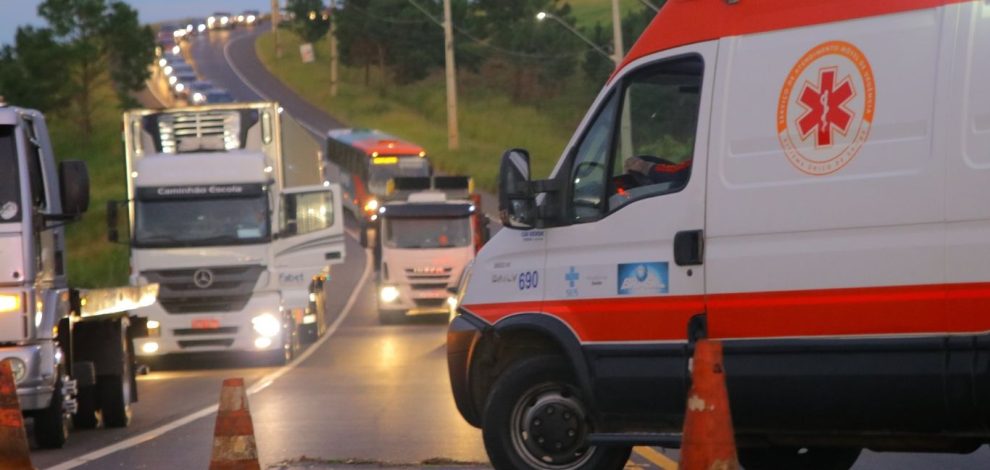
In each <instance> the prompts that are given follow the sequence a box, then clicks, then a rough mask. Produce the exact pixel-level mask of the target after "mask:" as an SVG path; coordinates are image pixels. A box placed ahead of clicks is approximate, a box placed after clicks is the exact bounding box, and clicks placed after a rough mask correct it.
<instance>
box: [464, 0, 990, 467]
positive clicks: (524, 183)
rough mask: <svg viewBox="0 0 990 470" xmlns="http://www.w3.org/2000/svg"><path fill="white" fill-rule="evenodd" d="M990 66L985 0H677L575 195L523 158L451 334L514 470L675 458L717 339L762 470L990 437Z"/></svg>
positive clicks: (603, 122) (597, 116)
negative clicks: (700, 345)
mask: <svg viewBox="0 0 990 470" xmlns="http://www.w3.org/2000/svg"><path fill="white" fill-rule="evenodd" d="M988 48H990V3H987V2H984V1H951V0H918V1H898V2H893V1H891V2H860V1H850V0H837V1H822V2H814V3H810V2H793V1H785V0H765V1H759V0H741V1H738V2H727V1H724V0H693V1H691V0H670V1H669V2H667V4H666V6H665V7H664V8H663V10H662V11H661V12H660V13H659V14H658V16H657V18H656V19H655V20H654V22H653V24H651V26H650V27H649V28H648V29H647V30H646V32H645V33H644V34H643V36H642V37H641V38H640V40H639V41H638V42H637V44H636V45H635V46H634V47H633V49H632V51H631V52H630V54H629V57H627V59H626V61H625V62H624V63H623V64H622V65H621V66H620V68H619V70H618V71H617V72H616V74H615V75H614V76H613V77H612V79H611V80H610V82H609V84H608V85H607V86H606V87H605V88H604V89H603V91H602V92H601V94H600V95H599V97H598V99H597V100H596V102H595V103H594V105H593V106H592V108H591V109H590V111H589V113H588V115H587V116H586V117H585V119H584V121H583V122H582V124H581V125H580V127H579V129H578V131H577V132H576V133H575V136H574V138H573V139H572V141H571V142H570V144H569V145H568V147H567V148H566V149H565V152H564V154H563V156H562V157H561V159H560V161H559V163H558V164H557V166H556V168H555V170H554V172H553V173H552V174H551V176H550V179H548V180H543V181H532V182H531V181H529V178H530V175H529V169H528V168H529V167H528V155H527V154H526V153H525V151H520V150H515V151H510V152H507V154H506V156H505V157H504V158H503V174H502V175H501V180H500V184H501V188H500V189H501V193H502V194H501V198H502V204H501V206H502V207H500V209H502V210H503V219H504V221H505V226H506V227H508V228H510V230H503V231H501V232H500V233H498V234H497V235H496V236H495V237H493V239H492V240H491V241H490V242H489V243H488V244H487V246H486V247H485V249H484V250H482V251H481V253H479V255H478V258H477V259H476V262H475V263H474V265H473V269H472V272H470V273H469V275H468V276H465V277H466V279H467V281H466V282H465V283H463V285H462V291H461V292H460V294H459V315H458V316H457V317H456V318H455V320H454V321H453V322H452V324H451V327H450V333H449V335H448V357H449V363H450V374H451V382H452V386H453V390H454V395H455V399H456V401H457V404H458V408H459V409H460V411H461V413H462V414H463V415H464V417H465V419H467V420H468V421H469V422H471V423H472V424H474V425H476V426H479V427H483V430H484V435H485V442H486V446H487V449H488V451H489V454H490V456H491V457H492V461H493V463H494V464H495V466H496V468H509V467H533V468H621V462H622V461H624V456H626V455H628V452H629V448H630V446H632V445H637V444H667V445H672V444H674V443H672V442H671V441H672V440H673V441H676V439H671V435H670V433H676V432H678V430H679V429H680V426H681V424H682V420H683V414H684V404H685V399H686V397H685V392H686V390H687V387H688V385H689V372H688V368H687V361H688V358H689V357H690V353H691V351H692V344H693V341H694V340H695V339H697V338H699V337H709V338H713V339H719V340H723V343H724V347H725V354H726V357H725V364H726V371H727V378H728V387H729V397H730V402H731V406H732V414H733V419H734V421H735V424H736V432H737V435H738V442H739V445H740V457H741V459H742V460H743V464H744V465H747V463H748V464H749V465H747V468H750V467H752V468H812V467H811V465H812V464H814V465H820V466H815V467H813V468H830V469H831V468H835V469H845V468H849V467H850V466H851V465H852V463H853V462H854V461H855V460H856V457H857V456H858V453H859V452H860V450H861V449H863V448H871V449H880V450H927V451H953V452H963V451H970V450H972V449H975V448H976V447H978V446H980V445H982V444H984V443H986V442H990V334H988V333H987V332H988V331H990V86H988V84H990V53H988V52H990V51H988ZM514 276H515V277H514ZM520 276H525V277H526V279H529V281H528V282H525V283H519V282H508V280H510V279H514V278H515V279H518V278H519V277H520ZM548 380H549V381H550V382H553V383H555V384H556V385H548V384H547V381H548ZM551 408H553V409H555V410H557V412H558V413H559V412H560V410H566V411H567V412H568V414H569V415H570V416H572V417H577V418H573V419H572V420H570V421H567V420H564V421H559V422H553V423H551V422H549V421H548V420H546V419H543V418H540V416H542V415H541V413H543V414H544V415H545V414H546V412H547V410H548V409H551ZM558 416H559V414H558ZM482 423H484V425H483V426H482ZM548 426H550V427H548ZM543 436H547V438H546V439H542V438H541V437H543ZM558 444H559V445H558ZM603 444H609V446H604V445H603Z"/></svg>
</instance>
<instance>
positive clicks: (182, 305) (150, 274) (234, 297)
mask: <svg viewBox="0 0 990 470" xmlns="http://www.w3.org/2000/svg"><path fill="white" fill-rule="evenodd" d="M264 270H265V268H264V266H258V265H253V266H227V267H205V268H193V269H168V270H160V271H144V272H142V273H141V274H142V275H143V276H144V277H145V278H147V279H148V281H150V282H157V283H158V284H159V285H160V287H159V291H158V303H159V304H160V305H161V306H162V308H164V309H165V311H166V312H168V313H170V314H186V313H220V312H236V311H240V310H242V309H243V308H244V306H245V305H247V303H248V301H249V300H251V294H252V292H253V291H254V286H255V285H257V283H258V278H259V277H261V273H262V271H264ZM202 271H208V272H209V276H206V275H204V274H203V273H202ZM197 273H199V275H200V276H201V277H200V279H199V281H197V279H196V278H195V276H197ZM206 277H209V279H211V282H209V283H206V282H204V279H205V278H206ZM197 282H198V283H197ZM201 286H205V287H201Z"/></svg>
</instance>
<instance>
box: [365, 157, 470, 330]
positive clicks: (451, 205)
mask: <svg viewBox="0 0 990 470" xmlns="http://www.w3.org/2000/svg"><path fill="white" fill-rule="evenodd" d="M389 186H390V188H389V195H388V200H387V202H385V203H384V204H383V205H382V206H381V207H380V208H379V209H378V221H377V224H378V231H379V243H377V244H376V246H375V254H376V256H375V261H376V265H377V268H378V312H379V318H380V320H381V322H382V323H383V324H388V323H396V322H398V321H401V320H402V319H404V318H405V317H406V316H415V315H430V314H447V313H448V312H449V305H448V303H449V299H450V297H451V294H450V292H449V289H451V288H452V287H455V286H456V285H457V281H458V279H460V276H461V273H462V272H463V270H464V268H465V266H467V265H468V264H469V263H470V262H471V261H472V260H473V259H474V255H475V252H476V251H477V249H478V248H480V246H481V244H482V243H484V240H485V239H487V232H486V230H485V229H484V227H485V224H483V223H482V222H483V221H484V220H485V217H484V215H483V214H482V213H481V210H480V207H479V206H478V203H476V198H472V197H471V193H472V191H471V186H472V185H471V180H470V179H469V178H466V177H457V176H436V177H432V178H431V177H425V178H412V177H407V178H395V179H393V180H391V182H390V183H389Z"/></svg>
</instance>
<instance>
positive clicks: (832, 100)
mask: <svg viewBox="0 0 990 470" xmlns="http://www.w3.org/2000/svg"><path fill="white" fill-rule="evenodd" d="M836 70H837V69H836V67H825V68H822V69H821V70H819V79H818V85H817V86H815V85H814V84H812V83H808V82H805V84H804V88H803V89H802V90H801V93H800V95H799V96H798V100H797V101H798V104H800V105H801V106H802V107H803V108H804V109H805V110H806V111H805V113H804V114H803V115H801V117H799V118H798V120H797V127H798V131H799V132H800V133H801V140H807V138H808V137H809V136H810V135H811V134H815V147H817V148H822V147H830V146H831V145H832V135H833V134H832V132H833V131H838V132H839V133H841V134H842V135H846V133H847V132H849V126H850V124H851V123H852V121H853V117H854V116H855V114H854V113H853V112H852V111H850V110H849V109H848V108H847V107H846V104H847V103H848V102H849V100H851V99H852V98H853V96H855V95H856V91H855V90H854V89H853V85H852V80H850V78H849V77H848V76H846V77H843V79H842V81H841V82H840V83H838V84H836V83H835V75H836Z"/></svg>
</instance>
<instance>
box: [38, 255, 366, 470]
mask: <svg viewBox="0 0 990 470" xmlns="http://www.w3.org/2000/svg"><path fill="white" fill-rule="evenodd" d="M371 264H372V263H371V253H370V252H369V251H367V250H365V252H364V272H363V273H362V274H361V279H360V280H359V281H358V284H357V287H356V288H355V289H354V292H352V293H351V296H350V297H349V298H348V299H347V303H346V304H344V309H343V310H342V311H341V312H340V316H339V317H337V319H336V320H335V321H334V322H333V324H331V325H330V328H328V329H327V332H326V334H324V335H323V337H322V338H320V339H319V340H317V342H315V343H313V344H312V345H310V347H309V348H307V349H306V351H305V352H303V353H302V354H301V355H299V357H296V358H295V359H294V360H293V361H292V362H290V363H288V364H286V365H285V366H284V367H280V368H279V369H278V370H276V371H274V372H272V373H271V374H268V375H266V376H264V377H262V378H261V379H260V380H258V381H257V382H255V383H254V385H252V386H251V387H249V388H248V389H247V394H248V395H254V394H255V393H258V392H260V391H261V390H264V389H265V388H266V387H268V386H269V385H271V384H272V383H273V382H275V381H276V380H278V379H279V378H280V377H282V376H283V375H285V374H287V373H289V371H291V370H292V369H295V368H296V366H298V365H299V364H300V363H301V362H302V361H305V360H306V359H307V358H309V356H311V355H313V353H314V352H315V351H316V350H317V349H319V348H320V346H323V343H325V342H326V341H327V340H328V339H330V336H332V335H333V334H334V333H335V332H336V331H337V328H339V327H340V324H341V323H342V322H343V321H344V319H345V318H347V315H348V314H350V313H351V309H352V308H353V307H354V304H355V303H356V302H357V298H358V294H359V293H361V292H362V291H363V290H364V289H363V288H364V284H365V283H366V282H368V276H369V275H370V274H371ZM217 406H218V404H213V405H210V406H207V407H206V408H203V409H201V410H199V411H195V412H193V413H191V414H188V415H186V416H183V417H181V418H179V419H176V420H174V421H171V422H169V423H166V424H163V425H161V426H159V427H157V428H154V429H151V430H149V431H145V432H143V433H141V434H139V435H137V436H134V437H132V438H130V439H126V440H123V441H120V442H118V443H116V444H113V445H110V446H107V447H103V448H101V449H97V450H94V451H92V452H90V453H88V454H84V455H81V456H79V457H76V458H74V459H72V460H68V461H65V462H62V463H60V464H58V465H55V466H54V467H48V470H69V469H72V468H76V467H78V466H80V465H85V464H87V463H90V462H93V461H96V460H99V459H101V458H103V457H106V456H108V455H110V454H113V453H115V452H120V451H122V450H125V449H129V448H131V447H134V446H137V445H140V444H143V443H145V442H148V441H150V440H152V439H157V438H159V437H161V436H162V435H163V434H165V433H167V432H169V431H173V430H175V429H178V428H180V427H182V426H185V425H187V424H189V423H191V422H193V421H196V420H198V419H200V418H203V417H206V416H209V415H210V414H212V413H215V412H216V411H217Z"/></svg>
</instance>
